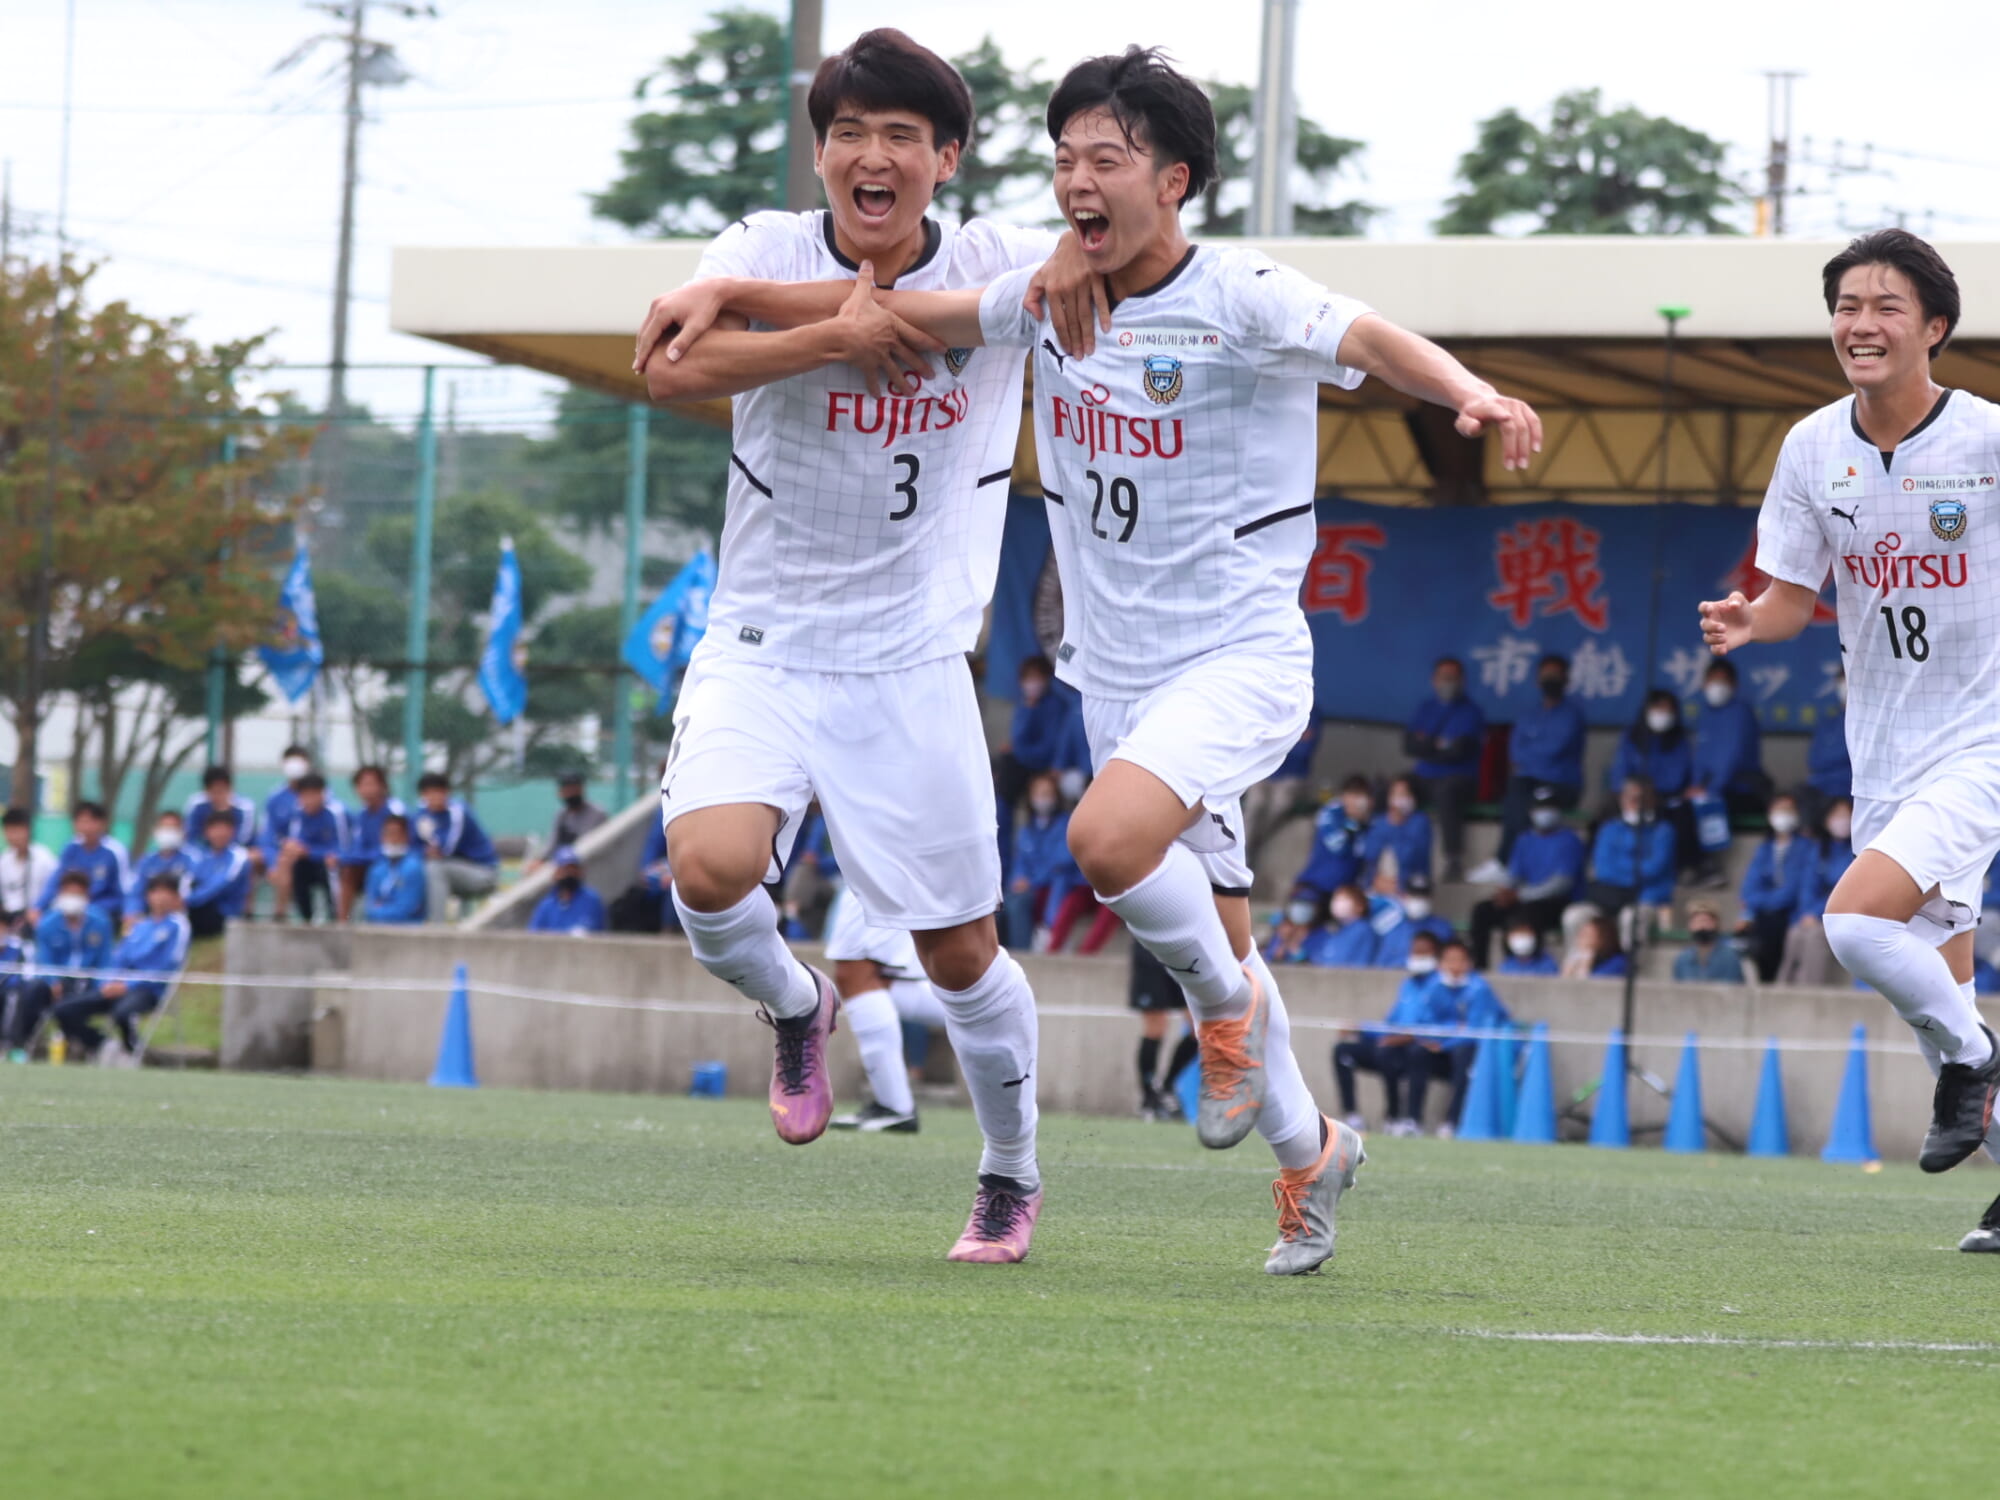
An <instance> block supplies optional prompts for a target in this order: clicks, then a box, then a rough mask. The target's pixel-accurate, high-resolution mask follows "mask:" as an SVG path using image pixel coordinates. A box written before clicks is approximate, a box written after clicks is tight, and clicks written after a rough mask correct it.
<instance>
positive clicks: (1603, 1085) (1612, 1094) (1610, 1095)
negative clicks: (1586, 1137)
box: [1590, 1031, 1632, 1150]
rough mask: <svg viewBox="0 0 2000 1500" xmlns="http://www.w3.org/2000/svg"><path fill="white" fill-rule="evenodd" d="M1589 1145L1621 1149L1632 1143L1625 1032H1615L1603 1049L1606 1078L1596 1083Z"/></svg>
mask: <svg viewBox="0 0 2000 1500" xmlns="http://www.w3.org/2000/svg"><path fill="white" fill-rule="evenodd" d="M1590 1144H1591V1145H1593V1146H1603V1147H1606V1148H1607V1149H1610V1150H1622V1149H1624V1148H1625V1147H1627V1146H1629V1145H1631V1144H1632V1118H1631V1115H1630V1113H1629V1111H1628V1109H1627V1107H1626V1101H1625V1033H1624V1032H1622V1031H1614V1032H1612V1033H1611V1040H1610V1041H1609V1042H1607V1043H1606V1044H1605V1047H1604V1076H1603V1077H1602V1078H1600V1079H1599V1080H1598V1082H1597V1108H1596V1109H1594V1110H1593V1111H1591V1115H1590Z"/></svg>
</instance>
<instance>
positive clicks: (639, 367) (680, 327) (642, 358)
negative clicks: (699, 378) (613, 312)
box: [632, 277, 729, 375]
mask: <svg viewBox="0 0 2000 1500" xmlns="http://www.w3.org/2000/svg"><path fill="white" fill-rule="evenodd" d="M728 305H729V283H728V281H727V280H726V279H723V278H719V277H718V278H716V279H713V280H709V281H693V282H689V283H688V284H687V285H686V286H684V287H682V288H680V290H678V291H673V292H666V293H664V294H662V295H661V296H658V297H655V298H654V299H653V305H652V306H651V307H649V308H647V309H646V321H645V322H643V323H641V324H640V325H639V337H638V339H637V340H636V341H635V342H634V344H633V345H632V373H633V374H634V375H641V374H644V373H645V370H646V361H647V360H648V359H649V358H651V357H652V353H653V350H654V349H655V348H656V347H657V346H658V345H659V342H660V340H661V339H668V340H669V342H668V344H667V361H668V363H670V364H671V363H674V362H677V361H678V360H679V359H680V357H681V356H682V355H683V354H686V353H687V352H688V350H689V349H691V348H693V347H694V344H695V341H696V340H697V339H699V338H700V337H701V336H702V335H703V334H704V333H707V332H708V330H709V329H710V327H712V326H713V325H714V323H715V320H716V319H717V318H718V317H720V316H721V314H722V310H723V309H724V308H725V307H727V306H728Z"/></svg>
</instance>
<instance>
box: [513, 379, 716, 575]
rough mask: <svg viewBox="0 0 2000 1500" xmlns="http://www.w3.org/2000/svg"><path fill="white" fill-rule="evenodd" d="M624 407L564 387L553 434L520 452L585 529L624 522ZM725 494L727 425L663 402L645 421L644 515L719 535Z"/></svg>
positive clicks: (556, 502) (553, 503)
mask: <svg viewBox="0 0 2000 1500" xmlns="http://www.w3.org/2000/svg"><path fill="white" fill-rule="evenodd" d="M629 412H630V407H629V406H628V405H627V404H626V403H625V402H623V401H618V400H614V399H613V398H611V397H609V396H605V395H600V394H599V393H598V392H596V391H587V390H584V389H583V388H582V387H580V386H568V387H566V388H565V389H564V390H563V392H562V394H561V395H560V396H559V397H557V399H556V424H555V432H554V434H553V435H552V436H551V437H550V438H548V440H546V441H544V442H539V443H536V444H534V446H533V447H532V448H531V449H530V450H529V452H528V453H527V454H526V465H525V469H526V474H527V475H528V476H531V477H532V478H533V479H534V480H535V481H537V483H538V484H540V485H541V486H543V487H545V489H546V491H547V494H548V497H549V499H548V503H549V506H550V508H551V509H552V510H554V511H555V512H557V513H558V514H560V515H562V516H563V517H564V518H565V519H566V520H568V521H569V522H570V524H572V525H573V526H576V527H577V528H579V529H580V530H584V531H602V532H617V531H619V530H620V529H621V528H622V527H623V526H624V524H625V474H626V467H627V458H626V453H627V448H626V443H627V441H628V439H627V436H626V431H627V429H626V424H627V421H628V419H629ZM728 493H729V429H728V428H726V427H715V426H711V425H710V424H708V423H706V422H703V421H701V420H699V419H698V418H695V417H692V416H689V415H687V414H685V413H683V412H677V411H674V410H671V409H667V408H658V407H656V408H654V409H653V410H652V411H651V412H649V413H648V417H647V423H646V515H647V517H648V518H649V519H651V520H655V521H670V522H673V523H674V524H675V525H678V526H681V527H684V528H686V529H687V530H688V531H690V532H693V533H698V534H700V535H701V536H702V537H705V538H710V539H712V538H714V537H718V536H720V535H721V534H722V513H723V503H724V501H725V499H726V498H727V496H728Z"/></svg>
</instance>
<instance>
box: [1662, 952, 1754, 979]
mask: <svg viewBox="0 0 2000 1500" xmlns="http://www.w3.org/2000/svg"><path fill="white" fill-rule="evenodd" d="M1674 979H1675V981H1676V982H1678V983H1680V984H1741V983H1742V982H1743V959H1742V957H1741V956H1740V955H1739V954H1738V953H1737V951H1736V949H1735V948H1734V946H1732V945H1731V944H1729V943H1724V942H1716V943H1711V944H1710V945H1709V949H1708V955H1707V957H1703V956H1702V951H1701V949H1699V948H1697V947H1696V946H1695V945H1694V944H1693V943H1689V944H1688V945H1687V946H1686V947H1685V948H1683V949H1681V951H1680V952H1679V953H1677V954H1675V955H1674Z"/></svg>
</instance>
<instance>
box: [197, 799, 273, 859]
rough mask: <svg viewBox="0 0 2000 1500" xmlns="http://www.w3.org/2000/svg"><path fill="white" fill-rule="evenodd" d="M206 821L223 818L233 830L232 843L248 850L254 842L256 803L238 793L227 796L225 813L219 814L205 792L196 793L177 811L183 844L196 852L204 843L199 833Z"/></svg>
mask: <svg viewBox="0 0 2000 1500" xmlns="http://www.w3.org/2000/svg"><path fill="white" fill-rule="evenodd" d="M210 818H227V819H229V826H230V827H232V828H234V829H235V830H236V835H235V841H236V842H237V843H239V844H241V845H242V846H243V847H244V848H245V849H248V848H249V847H250V846H251V845H252V844H254V843H256V842H257V804H256V803H254V802H252V801H251V800H250V799H249V798H248V797H245V796H243V795H242V794H241V793H240V792H231V793H230V794H229V811H228V812H226V813H219V812H217V811H216V810H215V804H214V803H212V802H210V801H209V800H208V793H206V792H197V793H195V794H194V795H193V796H192V797H190V798H188V799H187V805H186V806H185V807H183V808H182V809H181V822H182V823H184V824H186V825H187V841H188V845H189V847H190V848H196V849H199V848H201V847H202V846H204V845H205V844H207V843H208V840H207V839H205V838H203V837H202V830H203V829H204V828H206V827H208V820H209V819H210Z"/></svg>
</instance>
